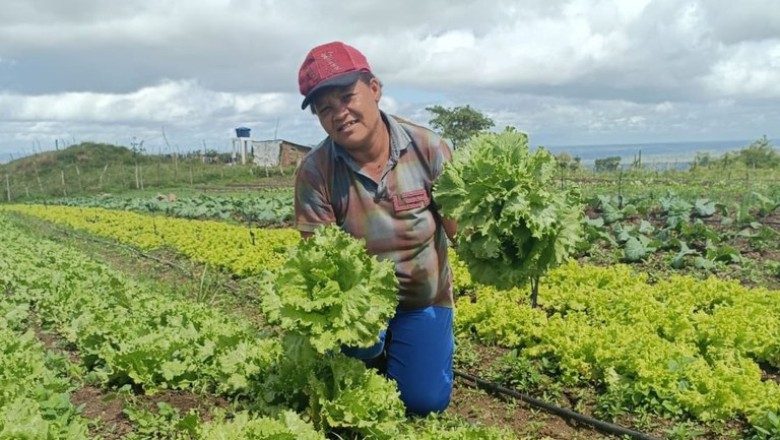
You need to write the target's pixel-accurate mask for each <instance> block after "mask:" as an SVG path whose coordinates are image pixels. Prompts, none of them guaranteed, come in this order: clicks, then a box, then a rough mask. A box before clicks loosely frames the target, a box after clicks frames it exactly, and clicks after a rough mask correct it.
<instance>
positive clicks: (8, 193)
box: [5, 174, 11, 202]
mask: <svg viewBox="0 0 780 440" xmlns="http://www.w3.org/2000/svg"><path fill="white" fill-rule="evenodd" d="M5 195H6V197H8V201H9V202H10V201H11V183H10V182H9V180H8V174H6V175H5Z"/></svg>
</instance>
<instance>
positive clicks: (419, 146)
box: [295, 113, 453, 309]
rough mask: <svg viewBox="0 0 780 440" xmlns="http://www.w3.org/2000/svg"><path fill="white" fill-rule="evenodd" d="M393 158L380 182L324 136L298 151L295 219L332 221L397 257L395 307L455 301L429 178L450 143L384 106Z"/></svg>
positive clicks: (307, 224) (312, 223)
mask: <svg viewBox="0 0 780 440" xmlns="http://www.w3.org/2000/svg"><path fill="white" fill-rule="evenodd" d="M382 119H383V120H384V122H385V124H386V126H387V127H388V130H389V133H390V159H389V161H388V163H387V165H386V166H385V169H384V172H383V173H382V175H381V178H380V180H379V182H377V181H375V180H374V179H373V178H371V177H369V176H368V175H367V174H364V173H362V172H361V171H360V167H359V166H358V165H357V163H356V162H355V161H354V160H353V159H352V157H351V156H350V155H349V154H348V153H347V152H346V151H345V150H344V149H343V148H342V147H341V146H340V145H338V144H337V143H335V142H333V141H332V140H331V139H330V138H329V137H328V138H326V139H325V140H324V141H322V143H320V145H319V146H317V147H316V148H315V149H313V150H312V151H311V152H309V154H308V155H307V156H306V157H305V158H304V159H303V161H302V162H301V165H300V167H299V168H298V170H297V172H296V179H295V225H296V228H297V229H298V230H300V231H303V232H313V231H314V230H315V229H317V227H319V226H321V225H325V224H330V223H337V224H339V226H340V227H341V228H342V229H343V230H344V231H346V232H348V233H349V234H351V235H352V236H354V237H357V238H361V239H364V240H365V242H366V249H367V251H368V253H369V254H370V255H375V256H376V257H377V258H378V259H380V260H391V261H393V262H394V263H395V268H396V277H397V278H398V282H399V295H398V299H399V307H401V308H405V309H410V308H420V307H427V306H431V305H435V306H444V307H452V304H453V300H452V274H451V270H450V266H449V261H448V258H447V236H446V233H445V231H444V227H443V225H442V222H441V219H440V217H439V215H438V213H437V212H436V210H435V207H434V206H435V205H434V204H433V198H432V189H433V182H434V180H435V179H436V177H438V176H439V174H440V173H441V172H442V169H443V166H444V163H445V162H446V161H449V160H450V158H451V153H450V149H449V146H448V145H447V143H446V142H444V141H443V140H442V139H441V137H440V136H439V135H437V134H436V133H434V132H433V131H431V130H429V129H427V128H424V127H421V126H418V125H415V124H412V123H410V122H407V121H404V120H402V119H400V118H397V117H394V116H388V115H386V114H384V113H382Z"/></svg>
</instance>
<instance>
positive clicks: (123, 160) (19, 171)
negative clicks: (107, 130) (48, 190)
mask: <svg viewBox="0 0 780 440" xmlns="http://www.w3.org/2000/svg"><path fill="white" fill-rule="evenodd" d="M136 160H139V161H141V162H146V161H148V158H147V157H145V156H142V155H140V154H138V153H134V152H133V151H132V150H130V149H129V148H127V147H122V146H118V145H111V144H96V143H92V142H83V143H81V144H78V145H73V146H70V147H68V148H65V149H63V150H57V151H45V152H42V153H37V154H34V155H32V156H26V157H23V158H20V159H16V160H14V161H11V162H9V163H7V164H5V165H2V166H0V169H2V171H3V172H4V173H8V174H13V175H17V176H32V175H34V174H36V173H37V174H50V173H52V172H55V171H56V172H58V173H59V172H60V170H63V169H70V168H75V167H77V166H78V167H79V170H80V171H89V170H91V169H96V168H103V167H105V166H106V165H107V164H108V165H135V161H136Z"/></svg>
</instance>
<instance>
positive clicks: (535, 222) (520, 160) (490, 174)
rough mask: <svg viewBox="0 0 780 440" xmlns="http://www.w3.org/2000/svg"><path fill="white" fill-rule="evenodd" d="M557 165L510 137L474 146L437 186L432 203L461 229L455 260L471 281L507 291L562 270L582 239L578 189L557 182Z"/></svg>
mask: <svg viewBox="0 0 780 440" xmlns="http://www.w3.org/2000/svg"><path fill="white" fill-rule="evenodd" d="M555 172H556V162H555V158H554V157H553V155H552V154H551V153H550V152H549V151H547V150H545V149H544V148H541V147H540V148H538V149H537V150H536V151H534V152H531V151H530V150H529V148H528V137H527V136H526V135H525V134H523V133H521V132H518V131H515V130H514V129H507V130H506V131H504V132H503V133H501V134H495V133H486V134H482V135H478V136H476V137H474V138H472V139H471V140H470V141H469V143H468V144H466V145H464V146H463V147H462V148H461V149H459V150H456V151H455V154H454V157H453V161H452V162H450V163H447V164H445V167H444V171H443V172H442V174H441V176H439V178H438V179H437V180H436V183H435V187H434V200H435V201H436V203H437V205H438V207H439V209H440V211H441V213H442V214H443V215H444V216H445V217H449V218H452V219H454V220H456V221H457V222H458V227H459V230H460V231H461V232H460V233H459V234H458V238H457V241H458V243H457V244H458V251H457V254H458V257H459V258H460V259H461V260H462V261H463V262H464V263H466V265H467V267H468V269H469V272H470V273H471V277H472V278H473V280H474V281H476V282H479V283H482V284H487V285H493V286H496V287H498V288H501V289H509V288H512V287H515V286H519V285H521V284H523V283H525V282H528V281H535V280H538V278H539V277H540V276H541V275H542V274H544V273H545V272H546V271H547V270H548V269H549V268H551V267H555V266H557V265H559V264H561V263H562V262H563V261H565V260H566V258H567V257H568V256H569V254H570V253H571V252H572V251H573V250H574V249H575V245H576V244H577V242H578V241H579V238H580V235H581V226H580V223H581V216H582V212H583V210H582V206H581V202H580V192H579V188H578V187H576V186H572V185H570V184H567V186H565V187H563V186H561V185H560V184H559V183H557V182H555V180H554V177H555Z"/></svg>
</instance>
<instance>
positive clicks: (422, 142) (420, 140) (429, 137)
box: [391, 115, 444, 150]
mask: <svg viewBox="0 0 780 440" xmlns="http://www.w3.org/2000/svg"><path fill="white" fill-rule="evenodd" d="M391 118H392V119H393V120H394V121H395V122H396V123H398V125H399V126H400V127H401V128H402V129H403V130H404V131H405V132H406V134H407V135H408V136H409V137H410V138H411V140H412V142H413V143H414V144H415V145H416V146H417V147H418V148H421V149H423V150H425V149H428V148H439V147H440V145H441V144H442V142H444V140H443V138H442V137H441V135H439V134H438V133H436V132H435V131H433V130H431V129H430V128H428V127H424V126H422V125H420V124H418V123H416V122H412V121H410V120H408V119H405V118H402V117H400V116H396V115H391Z"/></svg>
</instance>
